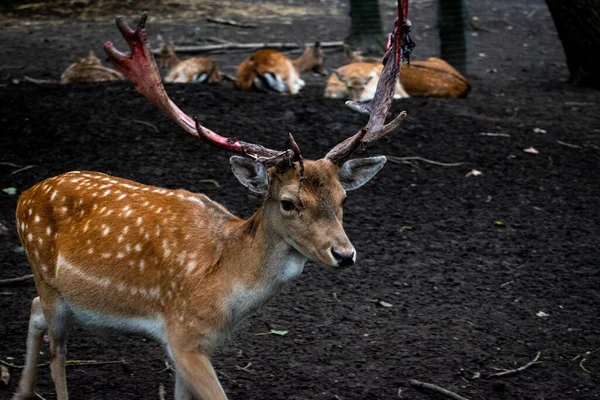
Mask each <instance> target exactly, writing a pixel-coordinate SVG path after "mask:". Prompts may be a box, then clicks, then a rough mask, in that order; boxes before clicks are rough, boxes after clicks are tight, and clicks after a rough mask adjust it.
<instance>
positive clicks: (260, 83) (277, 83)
mask: <svg viewBox="0 0 600 400" xmlns="http://www.w3.org/2000/svg"><path fill="white" fill-rule="evenodd" d="M254 86H255V87H256V88H257V89H258V90H262V91H264V92H268V91H272V92H278V93H283V92H286V91H287V90H288V85H286V83H285V82H284V81H283V79H281V77H280V76H279V75H277V74H274V73H271V72H267V73H266V74H264V75H260V74H257V76H256V78H254Z"/></svg>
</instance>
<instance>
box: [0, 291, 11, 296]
mask: <svg viewBox="0 0 600 400" xmlns="http://www.w3.org/2000/svg"><path fill="white" fill-rule="evenodd" d="M11 294H13V293H12V292H0V296H10V295H11Z"/></svg>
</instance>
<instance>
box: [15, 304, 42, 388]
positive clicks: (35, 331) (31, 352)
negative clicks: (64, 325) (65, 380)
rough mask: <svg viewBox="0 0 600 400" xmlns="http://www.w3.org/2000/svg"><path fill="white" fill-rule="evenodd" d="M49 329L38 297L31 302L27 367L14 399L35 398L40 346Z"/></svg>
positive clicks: (24, 369)
mask: <svg viewBox="0 0 600 400" xmlns="http://www.w3.org/2000/svg"><path fill="white" fill-rule="evenodd" d="M47 329H48V322H47V321H46V318H45V317H44V313H43V311H42V305H41V303H40V298H39V297H36V298H35V299H33V301H32V302H31V315H30V316H29V329H28V331H27V355H26V356H25V368H23V372H22V373H21V380H20V381H19V389H18V390H17V393H16V394H15V396H14V397H13V400H24V399H31V398H35V395H34V390H35V381H36V379H37V365H38V362H39V359H40V348H41V347H42V341H43V339H44V333H45V332H46V330H47Z"/></svg>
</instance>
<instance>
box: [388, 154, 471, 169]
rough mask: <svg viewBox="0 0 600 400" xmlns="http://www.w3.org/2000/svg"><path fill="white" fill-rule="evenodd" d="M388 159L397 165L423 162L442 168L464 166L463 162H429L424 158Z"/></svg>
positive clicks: (389, 157)
mask: <svg viewBox="0 0 600 400" xmlns="http://www.w3.org/2000/svg"><path fill="white" fill-rule="evenodd" d="M386 157H387V159H388V160H389V161H391V162H393V163H396V164H403V163H410V161H423V162H426V163H428V164H434V165H439V166H441V167H458V166H460V165H463V164H464V163H463V162H458V163H443V162H439V161H433V160H428V159H427V158H423V157H417V156H414V157H395V156H386Z"/></svg>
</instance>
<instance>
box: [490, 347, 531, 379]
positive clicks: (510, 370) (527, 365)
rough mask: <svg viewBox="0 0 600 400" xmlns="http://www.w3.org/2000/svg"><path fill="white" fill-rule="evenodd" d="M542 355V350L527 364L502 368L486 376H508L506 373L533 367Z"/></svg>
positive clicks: (511, 373)
mask: <svg viewBox="0 0 600 400" xmlns="http://www.w3.org/2000/svg"><path fill="white" fill-rule="evenodd" d="M541 355H542V352H541V351H538V352H537V354H536V355H535V358H534V359H533V360H531V361H529V362H528V363H527V364H525V365H523V366H520V367H519V368H515V369H505V370H502V371H500V372H496V373H493V374H488V375H486V376H485V377H486V378H497V377H499V376H506V375H513V374H516V373H518V372H521V371H524V370H526V369H527V368H529V367H531V366H532V365H534V364H536V363H537V362H538V360H539V359H540V356H541Z"/></svg>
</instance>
